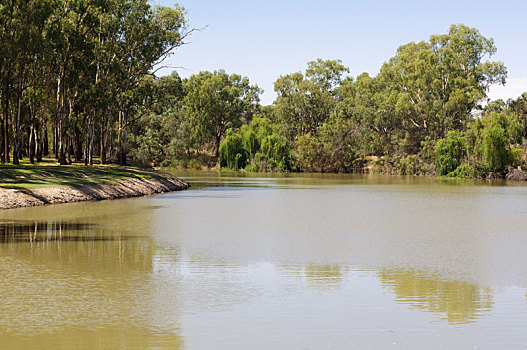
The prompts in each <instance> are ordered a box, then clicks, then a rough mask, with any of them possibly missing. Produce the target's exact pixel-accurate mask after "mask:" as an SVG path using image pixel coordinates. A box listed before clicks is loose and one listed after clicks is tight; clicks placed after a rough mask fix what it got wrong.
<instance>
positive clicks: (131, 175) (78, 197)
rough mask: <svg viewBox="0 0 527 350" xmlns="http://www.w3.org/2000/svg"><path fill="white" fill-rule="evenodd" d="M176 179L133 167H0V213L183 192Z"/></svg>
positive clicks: (179, 182)
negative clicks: (52, 205)
mask: <svg viewBox="0 0 527 350" xmlns="http://www.w3.org/2000/svg"><path fill="white" fill-rule="evenodd" d="M188 187H189V185H188V184H187V183H186V182H185V181H183V180H181V179H178V178H175V177H171V176H168V175H165V174H163V173H160V172H156V171H151V170H150V171H148V170H143V169H139V168H133V167H104V166H94V167H83V166H56V165H31V166H17V167H13V166H0V209H12V208H21V207H32V206H39V205H45V204H60V203H72V202H83V201H96V200H105V199H118V198H128V197H139V196H146V195H152V194H156V193H163V192H171V191H178V190H184V189H186V188H188Z"/></svg>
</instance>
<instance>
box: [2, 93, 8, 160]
mask: <svg viewBox="0 0 527 350" xmlns="http://www.w3.org/2000/svg"><path fill="white" fill-rule="evenodd" d="M6 89H7V87H6ZM4 102H5V104H4V128H3V129H4V130H3V131H4V144H3V147H2V148H3V149H4V159H3V163H9V122H8V120H9V99H8V98H7V95H6V98H5V101H4Z"/></svg>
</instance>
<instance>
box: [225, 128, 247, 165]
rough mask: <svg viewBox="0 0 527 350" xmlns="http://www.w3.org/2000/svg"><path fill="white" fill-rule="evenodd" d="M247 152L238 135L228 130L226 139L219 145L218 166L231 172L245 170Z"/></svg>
mask: <svg viewBox="0 0 527 350" xmlns="http://www.w3.org/2000/svg"><path fill="white" fill-rule="evenodd" d="M246 162H247V152H246V150H245V148H244V142H243V138H242V136H241V135H240V133H235V132H232V130H229V132H228V133H227V137H225V140H223V142H222V143H221V145H220V166H221V167H222V168H227V169H231V170H239V169H243V168H245V165H246Z"/></svg>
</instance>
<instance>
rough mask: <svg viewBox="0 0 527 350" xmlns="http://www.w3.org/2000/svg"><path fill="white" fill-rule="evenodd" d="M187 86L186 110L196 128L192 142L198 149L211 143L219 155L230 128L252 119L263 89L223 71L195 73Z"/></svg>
mask: <svg viewBox="0 0 527 350" xmlns="http://www.w3.org/2000/svg"><path fill="white" fill-rule="evenodd" d="M184 89H185V98H184V105H185V108H186V113H187V115H188V119H189V122H190V123H191V125H192V126H193V127H194V132H193V142H194V144H195V146H196V147H198V148H201V147H203V146H204V145H205V144H206V143H207V142H210V143H211V148H212V153H213V154H214V155H215V156H216V157H218V156H219V147H220V142H221V140H222V138H223V137H224V136H225V132H226V131H227V129H229V128H237V127H240V126H241V125H242V124H247V123H249V122H250V121H251V119H252V117H253V115H254V114H255V113H256V112H257V110H258V101H259V94H260V93H261V92H262V90H260V89H259V88H258V87H257V86H256V85H250V83H249V79H248V78H246V77H242V76H240V75H238V74H230V75H229V74H227V73H225V71H223V70H219V71H214V72H200V73H199V74H196V75H193V76H191V77H190V78H188V79H187V80H186V81H185V82H184Z"/></svg>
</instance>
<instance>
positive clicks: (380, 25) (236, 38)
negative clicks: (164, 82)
mask: <svg viewBox="0 0 527 350" xmlns="http://www.w3.org/2000/svg"><path fill="white" fill-rule="evenodd" d="M151 2H152V3H153V4H154V5H162V6H172V5H174V4H175V3H179V4H180V5H182V6H183V7H184V8H185V9H186V18H187V20H188V22H189V26H190V27H191V28H197V29H201V30H199V31H195V32H194V33H193V34H192V35H191V36H190V37H189V38H188V39H187V44H185V45H183V46H181V47H179V48H177V49H176V50H175V52H174V54H173V55H172V56H170V57H169V58H168V59H167V60H166V61H165V62H164V63H163V65H164V66H167V68H164V69H162V70H160V72H159V74H161V75H163V74H169V73H170V72H172V71H173V70H174V69H176V70H177V71H178V73H179V74H180V75H181V76H182V77H183V78H185V77H188V76H190V75H192V74H196V73H199V72H200V71H204V70H208V71H214V70H218V69H224V70H225V71H226V72H227V73H229V74H232V73H237V74H240V75H242V76H247V77H248V78H249V79H250V81H251V84H256V85H258V86H259V87H260V88H262V89H263V90H264V93H263V95H262V96H261V103H262V104H264V105H267V104H272V102H273V101H274V99H275V97H276V94H275V93H274V88H273V83H274V82H275V81H276V79H277V78H278V77H279V76H281V75H285V74H289V73H293V72H298V71H304V70H305V69H306V66H307V62H309V61H313V60H316V59H317V58H322V59H340V60H342V62H343V64H344V65H345V66H347V67H349V68H350V75H351V76H353V77H355V76H357V75H359V74H361V73H362V72H368V73H369V74H370V75H372V76H375V75H377V74H378V72H379V69H380V67H381V66H382V64H383V63H384V62H385V61H387V60H388V59H389V58H390V57H392V56H394V55H395V52H396V50H397V47H399V46H401V45H403V44H406V43H408V42H410V41H414V42H418V41H421V40H428V39H429V37H430V36H431V35H433V34H445V33H447V32H448V28H449V27H450V25H451V24H460V23H463V24H465V25H467V26H470V27H475V28H477V29H478V30H479V31H480V32H481V34H482V35H483V36H485V37H488V38H489V37H490V38H493V39H494V41H495V44H496V47H497V49H498V52H497V54H496V55H494V56H493V57H491V60H495V61H502V62H503V63H505V65H506V67H507V69H508V79H507V84H506V85H505V86H494V87H492V88H491V91H490V93H489V97H490V98H492V99H497V98H502V99H507V98H516V97H517V96H519V95H520V94H521V93H522V92H525V91H527V35H526V34H527V20H526V14H527V1H526V0H522V1H519V0H518V1H516V0H508V1H507V0H503V1H497V0H494V1H487V0H478V1H475V0H470V1H469V0H456V1H450V0H435V1H427V0H421V1H417V0H397V1H394V0H360V1H359V0H348V1H344V0H333V1H320V0H319V1H313V0H303V1H302V0H281V1H280V0H266V1H262V0H253V1H242V0H222V1H213V0H181V1H172V0H151Z"/></svg>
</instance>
